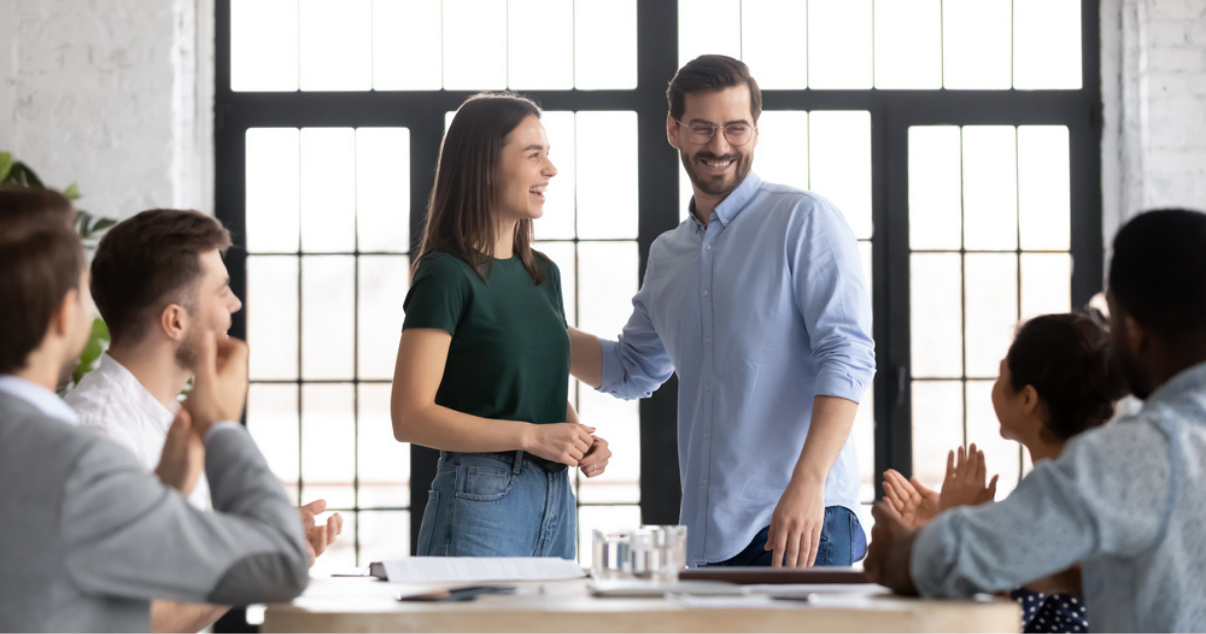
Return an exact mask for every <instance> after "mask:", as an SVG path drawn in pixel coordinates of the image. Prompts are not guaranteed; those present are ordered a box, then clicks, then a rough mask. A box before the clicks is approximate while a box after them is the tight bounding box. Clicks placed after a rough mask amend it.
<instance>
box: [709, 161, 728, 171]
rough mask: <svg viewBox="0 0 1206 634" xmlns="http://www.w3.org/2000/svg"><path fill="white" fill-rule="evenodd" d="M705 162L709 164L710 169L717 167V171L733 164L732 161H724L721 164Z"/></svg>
mask: <svg viewBox="0 0 1206 634" xmlns="http://www.w3.org/2000/svg"><path fill="white" fill-rule="evenodd" d="M704 162H705V163H707V164H708V165H709V166H710V167H715V168H717V169H721V168H725V167H728V166H729V163H732V161H724V162H721V163H713V162H712V161H704Z"/></svg>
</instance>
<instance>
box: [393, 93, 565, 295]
mask: <svg viewBox="0 0 1206 634" xmlns="http://www.w3.org/2000/svg"><path fill="white" fill-rule="evenodd" d="M540 113H541V111H540V106H537V105H536V102H534V101H532V100H531V99H529V98H527V97H524V96H522V95H518V94H515V93H510V92H501V93H493V92H491V93H479V94H476V95H474V96H472V97H470V98H469V99H467V100H466V101H465V103H463V104H461V107H460V108H458V109H457V111H456V116H455V117H454V118H453V119H452V124H451V125H450V126H449V127H448V133H447V134H445V135H444V141H443V143H442V144H441V145H440V159H439V162H438V163H437V164H436V178H435V186H433V187H432V188H431V198H430V199H429V201H428V203H427V219H426V222H425V223H424V227H423V245H422V247H420V249H419V257H417V258H415V260H414V264H413V265H412V274H413V271H414V270H415V269H417V268H418V265H419V263H420V262H421V261H422V260H423V258H424V257H426V256H428V255H430V254H432V253H448V254H451V255H454V256H456V257H458V258H460V259H462V260H464V261H465V262H467V263H468V264H469V265H470V266H471V267H473V270H474V271H476V272H477V274H478V276H479V277H481V279H482V281H483V282H484V281H487V280H488V278H489V274H490V267H491V265H492V264H493V261H494V244H495V242H496V240H497V237H498V236H497V232H498V218H497V215H496V211H495V209H496V208H497V204H498V198H499V196H498V186H499V183H498V182H497V180H498V179H497V177H496V175H497V174H498V164H499V160H500V159H501V157H502V149H503V147H504V146H506V144H507V140H508V136H510V134H511V132H513V131H514V130H515V128H517V127H519V124H520V123H521V122H522V121H523V120H524V119H526V118H528V117H530V116H534V117H537V118H539V117H540ZM532 241H533V229H532V220H531V219H530V218H525V219H523V220H520V221H519V222H518V223H517V224H516V226H515V240H514V250H515V254H516V255H518V256H519V259H520V261H521V262H523V266H524V268H525V269H527V271H528V275H530V276H531V277H532V281H534V282H535V283H536V284H540V283H542V282H543V281H544V274H543V273H542V272H541V270H540V267H538V266H537V265H536V255H538V253H537V252H536V251H534V250H533V249H532Z"/></svg>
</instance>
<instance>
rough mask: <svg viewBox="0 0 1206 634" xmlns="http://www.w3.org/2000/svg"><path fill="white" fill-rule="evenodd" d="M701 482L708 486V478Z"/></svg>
mask: <svg viewBox="0 0 1206 634" xmlns="http://www.w3.org/2000/svg"><path fill="white" fill-rule="evenodd" d="M700 484H702V485H703V486H708V480H707V478H704V481H703V482H700Z"/></svg>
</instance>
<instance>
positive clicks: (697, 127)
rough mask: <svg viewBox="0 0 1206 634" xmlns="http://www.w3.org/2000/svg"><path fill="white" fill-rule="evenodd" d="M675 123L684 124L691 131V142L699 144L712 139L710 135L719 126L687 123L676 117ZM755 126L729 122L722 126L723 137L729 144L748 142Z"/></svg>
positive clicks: (714, 132) (712, 134)
mask: <svg viewBox="0 0 1206 634" xmlns="http://www.w3.org/2000/svg"><path fill="white" fill-rule="evenodd" d="M674 122H675V123H677V124H678V125H681V126H686V127H687V129H688V130H690V132H691V137H690V138H691V142H692V143H696V144H699V145H705V144H707V143H709V142H711V141H712V137H714V136H716V130H718V129H719V128H718V127H717V126H714V125H708V124H706V123H692V124H690V125H687V124H686V123H683V122H682V121H679V120H678V119H675V120H674ZM756 127H757V126H752V125H749V124H748V123H730V124H728V125H726V126H724V138H725V139H727V140H728V142H729V145H734V146H738V147H740V146H742V145H745V144H746V143H749V142H750V139H752V138H754V129H755V128H756Z"/></svg>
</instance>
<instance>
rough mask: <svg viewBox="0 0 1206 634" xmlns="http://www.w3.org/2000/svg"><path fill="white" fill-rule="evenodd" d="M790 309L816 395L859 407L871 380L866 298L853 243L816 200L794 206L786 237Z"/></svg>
mask: <svg viewBox="0 0 1206 634" xmlns="http://www.w3.org/2000/svg"><path fill="white" fill-rule="evenodd" d="M787 240H788V242H787V256H788V261H789V264H790V265H791V267H792V287H793V294H794V296H795V302H796V307H797V308H798V309H799V311H800V314H801V315H802V316H803V318H804V324H805V326H806V328H807V329H808V336H809V341H810V345H811V350H809V351H808V352H809V353H810V354H811V355H812V358H813V360H814V361H815V363H816V365H817V379H816V394H817V395H818V396H837V397H841V398H844V399H847V400H850V401H854V402H856V403H857V402H859V401H860V400H862V397H863V393H864V392H865V391H866V389H867V386H868V385H870V383H871V379H872V378H873V377H874V376H875V342H874V340H873V339H872V338H871V299H870V296H869V295H868V292H867V284H866V282H865V281H864V279H863V265H862V258H861V257H860V256H859V252H858V241H857V240H856V239H855V237H854V233H853V232H851V231H850V227H849V226H848V225H847V224H846V220H845V218H844V217H843V216H842V213H841V212H840V211H839V210H838V209H837V208H836V207H834V206H833V204H831V203H830V202H828V201H826V200H824V199H822V198H815V197H814V198H809V199H807V200H806V201H804V202H801V203H800V207H798V208H797V209H796V210H795V216H794V218H793V221H792V223H791V225H790V231H789V234H788V236H787Z"/></svg>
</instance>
